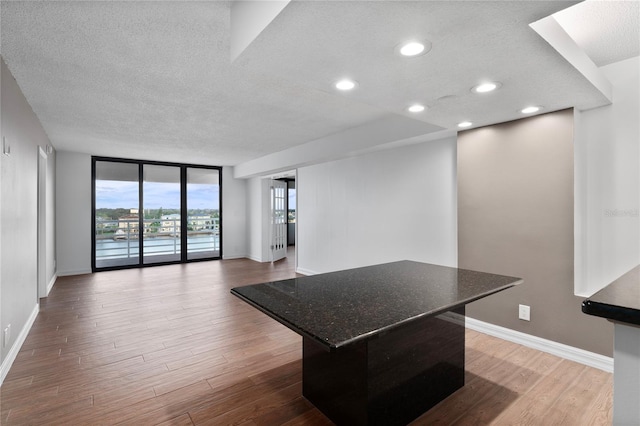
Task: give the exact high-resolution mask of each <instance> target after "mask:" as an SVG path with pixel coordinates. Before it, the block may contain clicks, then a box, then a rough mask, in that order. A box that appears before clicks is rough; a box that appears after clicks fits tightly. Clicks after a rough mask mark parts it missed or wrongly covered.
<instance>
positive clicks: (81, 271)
mask: <svg viewBox="0 0 640 426" xmlns="http://www.w3.org/2000/svg"><path fill="white" fill-rule="evenodd" d="M92 273H93V271H91V269H79V270H77V271H62V272H60V271H58V272H57V273H56V275H57V276H58V277H68V276H71V275H86V274H92Z"/></svg>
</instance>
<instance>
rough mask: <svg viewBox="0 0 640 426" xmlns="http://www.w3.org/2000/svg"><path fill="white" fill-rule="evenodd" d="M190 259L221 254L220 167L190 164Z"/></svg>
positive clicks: (188, 171) (188, 174)
mask: <svg viewBox="0 0 640 426" xmlns="http://www.w3.org/2000/svg"><path fill="white" fill-rule="evenodd" d="M186 175H187V197H186V198H187V206H186V209H187V260H194V259H205V258H215V257H220V244H221V238H220V170H218V169H205V168H197V167H187V170H186Z"/></svg>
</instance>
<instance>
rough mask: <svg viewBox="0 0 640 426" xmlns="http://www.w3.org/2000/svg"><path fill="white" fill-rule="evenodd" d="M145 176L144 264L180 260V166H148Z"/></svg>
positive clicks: (145, 168) (144, 167)
mask: <svg viewBox="0 0 640 426" xmlns="http://www.w3.org/2000/svg"><path fill="white" fill-rule="evenodd" d="M143 176H144V180H143V190H142V196H143V210H142V213H143V227H144V233H143V235H144V237H143V246H142V253H143V262H144V263H145V264H150V263H163V262H176V261H180V260H181V254H180V253H181V241H180V236H181V234H182V225H181V223H182V222H181V220H180V217H181V211H180V206H181V196H180V194H181V191H180V167H176V166H159V165H150V164H145V165H143Z"/></svg>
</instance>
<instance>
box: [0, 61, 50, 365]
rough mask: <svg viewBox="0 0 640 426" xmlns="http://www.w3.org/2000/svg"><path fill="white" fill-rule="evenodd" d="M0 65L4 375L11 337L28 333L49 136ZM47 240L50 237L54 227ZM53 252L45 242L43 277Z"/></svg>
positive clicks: (0, 315)
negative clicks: (4, 147)
mask: <svg viewBox="0 0 640 426" xmlns="http://www.w3.org/2000/svg"><path fill="white" fill-rule="evenodd" d="M0 62H1V64H0V66H1V80H2V82H1V83H2V84H1V85H2V91H1V98H2V99H1V103H2V136H3V137H5V138H6V141H7V143H8V144H9V145H10V147H11V155H10V156H5V155H0V161H1V162H2V166H1V173H2V174H1V179H0V182H1V184H0V186H1V188H0V191H1V198H2V206H1V209H2V211H1V213H0V217H1V221H0V240H1V242H0V243H1V246H2V248H1V251H2V258H1V272H0V276H1V278H0V287H1V289H0V294H1V295H2V298H1V301H0V304H1V306H2V308H1V309H0V311H1V313H0V324H1V329H2V330H4V329H5V327H7V326H8V325H9V324H11V339H10V340H9V342H8V345H7V346H6V347H5V348H2V350H1V352H0V353H1V360H2V363H3V364H2V366H3V373H4V372H5V367H6V364H5V360H6V359H7V355H8V354H9V353H10V351H11V350H13V351H15V349H16V348H17V346H16V341H17V340H18V339H19V338H20V337H24V336H25V335H26V333H27V332H28V327H27V326H28V325H29V324H28V321H29V319H30V318H32V314H34V313H35V312H37V307H38V299H37V294H38V293H37V285H38V283H37V276H38V271H37V253H38V247H37V242H38V240H37V229H38V156H39V154H38V147H39V146H41V147H43V148H44V147H46V146H47V145H48V144H49V139H48V137H47V135H46V134H45V132H44V130H43V128H42V126H41V125H40V122H39V121H38V118H37V117H36V115H35V114H34V112H33V110H32V109H31V107H30V106H29V104H28V103H27V101H26V99H25V98H24V96H23V94H22V92H21V90H20V88H19V87H18V85H17V83H16V81H15V79H14V78H13V76H12V75H11V73H10V71H9V69H8V68H7V66H6V64H5V63H4V61H0ZM54 161H55V156H54V155H49V156H48V161H47V168H48V170H51V171H52V172H51V173H49V174H48V176H47V187H48V188H49V189H50V191H49V192H53V191H52V189H53V188H54V184H53V182H52V179H53V171H54V170H55V164H54ZM49 195H50V196H49V197H48V199H47V212H46V214H47V223H48V224H49V223H51V221H52V220H53V217H54V211H53V203H54V200H55V195H54V194H49ZM50 232H51V233H50V234H49V235H48V238H47V239H53V238H55V234H54V233H53V231H50ZM54 259H55V253H54V252H53V245H48V247H47V253H46V264H47V275H48V276H47V277H46V278H47V281H50V280H51V279H52V278H53V276H54V275H55V267H54V266H53V264H54Z"/></svg>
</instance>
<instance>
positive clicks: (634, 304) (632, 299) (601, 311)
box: [582, 266, 640, 325]
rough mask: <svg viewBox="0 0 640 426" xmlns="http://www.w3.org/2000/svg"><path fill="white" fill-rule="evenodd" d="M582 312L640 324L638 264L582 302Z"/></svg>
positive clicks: (639, 273)
mask: <svg viewBox="0 0 640 426" xmlns="http://www.w3.org/2000/svg"><path fill="white" fill-rule="evenodd" d="M582 312H584V313H585V314H589V315H595V316H598V317H603V318H607V319H610V320H612V321H618V322H625V323H628V324H633V325H640V266H636V267H635V268H633V269H632V270H630V271H629V272H627V273H626V274H624V275H623V276H621V277H620V278H618V279H617V280H615V281H614V282H612V283H611V284H609V285H608V286H606V287H605V288H603V289H602V290H600V291H599V292H597V293H596V294H594V295H593V296H591V297H590V298H588V299H586V300H585V301H584V302H582Z"/></svg>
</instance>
